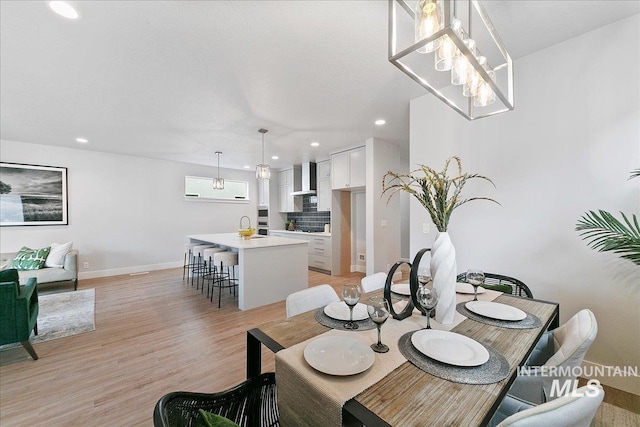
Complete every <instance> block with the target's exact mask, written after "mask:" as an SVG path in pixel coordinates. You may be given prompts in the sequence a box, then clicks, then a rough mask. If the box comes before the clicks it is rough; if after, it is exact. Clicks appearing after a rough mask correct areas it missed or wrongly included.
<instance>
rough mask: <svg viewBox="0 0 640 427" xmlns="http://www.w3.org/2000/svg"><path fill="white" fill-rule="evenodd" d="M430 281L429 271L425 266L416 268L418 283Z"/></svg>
mask: <svg viewBox="0 0 640 427" xmlns="http://www.w3.org/2000/svg"><path fill="white" fill-rule="evenodd" d="M429 282H431V271H430V270H429V269H428V268H427V267H420V268H418V283H419V284H420V285H421V286H424V285H426V284H428V283H429Z"/></svg>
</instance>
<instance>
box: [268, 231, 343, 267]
mask: <svg viewBox="0 0 640 427" xmlns="http://www.w3.org/2000/svg"><path fill="white" fill-rule="evenodd" d="M269 235H270V236H273V237H285V238H287V239H296V240H306V241H308V242H309V245H308V246H307V248H308V251H309V253H308V255H309V268H310V269H312V270H321V271H322V272H323V273H329V274H331V261H332V257H331V236H330V235H326V234H319V233H300V232H295V231H284V230H280V231H278V230H276V231H273V230H270V231H269Z"/></svg>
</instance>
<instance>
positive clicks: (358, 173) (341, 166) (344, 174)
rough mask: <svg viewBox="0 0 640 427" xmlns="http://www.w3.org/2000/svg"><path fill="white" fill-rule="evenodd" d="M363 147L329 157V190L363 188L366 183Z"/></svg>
mask: <svg viewBox="0 0 640 427" xmlns="http://www.w3.org/2000/svg"><path fill="white" fill-rule="evenodd" d="M366 170H367V169H366V158H365V147H359V148H354V149H353V150H348V151H343V152H340V153H336V154H332V155H331V188H332V189H333V190H342V189H351V188H356V187H364V186H365V181H366Z"/></svg>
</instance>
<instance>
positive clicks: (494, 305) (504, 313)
mask: <svg viewBox="0 0 640 427" xmlns="http://www.w3.org/2000/svg"><path fill="white" fill-rule="evenodd" d="M465 307H467V309H468V310H469V311H472V312H474V313H476V314H479V315H481V316H484V317H490V318H492V319H498V320H511V321H517V320H522V319H524V318H526V317H527V313H525V312H524V311H522V310H520V309H519V308H515V307H511V306H510V305H506V304H500V303H499V302H492V301H469V302H468V303H466V304H465Z"/></svg>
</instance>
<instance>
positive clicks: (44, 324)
mask: <svg viewBox="0 0 640 427" xmlns="http://www.w3.org/2000/svg"><path fill="white" fill-rule="evenodd" d="M38 306H39V311H38V335H33V333H32V334H31V338H30V341H31V343H32V344H34V343H39V342H43V341H49V340H54V339H57V338H63V337H68V336H71V335H77V334H81V333H83V332H89V331H95V329H96V325H95V320H94V308H95V289H83V290H79V291H72V292H61V293H56V294H48V295H38ZM19 345H20V344H19V343H17V344H8V345H5V346H2V347H0V348H1V349H5V348H10V347H15V346H19ZM36 351H37V350H36Z"/></svg>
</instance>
